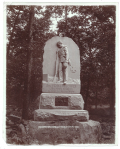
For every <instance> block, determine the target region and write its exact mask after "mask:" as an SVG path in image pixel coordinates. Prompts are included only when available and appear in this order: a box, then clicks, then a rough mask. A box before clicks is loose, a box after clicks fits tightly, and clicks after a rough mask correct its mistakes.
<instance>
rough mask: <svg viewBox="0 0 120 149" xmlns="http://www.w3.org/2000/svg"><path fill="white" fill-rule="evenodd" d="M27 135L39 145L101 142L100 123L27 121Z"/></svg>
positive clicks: (90, 121)
mask: <svg viewBox="0 0 120 149" xmlns="http://www.w3.org/2000/svg"><path fill="white" fill-rule="evenodd" d="M27 127H28V135H30V136H32V138H33V139H37V140H38V143H39V144H96V143H100V140H101V127H100V123H99V122H96V121H92V120H89V121H87V122H78V121H75V122H73V121H47V122H40V121H29V124H28V126H27Z"/></svg>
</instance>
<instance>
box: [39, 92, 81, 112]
mask: <svg viewBox="0 0 120 149" xmlns="http://www.w3.org/2000/svg"><path fill="white" fill-rule="evenodd" d="M39 105H40V107H39V108H40V109H76V110H83V109H84V100H83V98H82V95H81V94H60V93H59V94H58V93H42V94H41V96H40V103H39Z"/></svg>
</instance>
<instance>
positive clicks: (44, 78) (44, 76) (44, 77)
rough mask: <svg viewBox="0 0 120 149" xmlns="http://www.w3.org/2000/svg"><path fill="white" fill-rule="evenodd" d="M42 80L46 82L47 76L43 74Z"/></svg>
mask: <svg viewBox="0 0 120 149" xmlns="http://www.w3.org/2000/svg"><path fill="white" fill-rule="evenodd" d="M43 80H44V81H46V82H48V74H43Z"/></svg>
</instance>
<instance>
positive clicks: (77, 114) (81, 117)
mask: <svg viewBox="0 0 120 149" xmlns="http://www.w3.org/2000/svg"><path fill="white" fill-rule="evenodd" d="M34 120H35V121H59V120H78V121H88V120H89V114H88V111H86V110H66V109H64V110H63V109H49V110H48V109H38V110H35V111H34Z"/></svg>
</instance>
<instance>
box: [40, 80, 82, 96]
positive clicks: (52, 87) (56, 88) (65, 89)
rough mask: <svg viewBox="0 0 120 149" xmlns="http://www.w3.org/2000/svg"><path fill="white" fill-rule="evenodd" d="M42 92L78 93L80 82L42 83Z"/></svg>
mask: <svg viewBox="0 0 120 149" xmlns="http://www.w3.org/2000/svg"><path fill="white" fill-rule="evenodd" d="M42 92H43V93H63V94H64V93H66V94H79V93H80V84H72V83H71V84H70V83H69V84H66V85H64V84H63V83H57V84H56V83H53V82H52V83H48V82H43V83H42Z"/></svg>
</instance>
